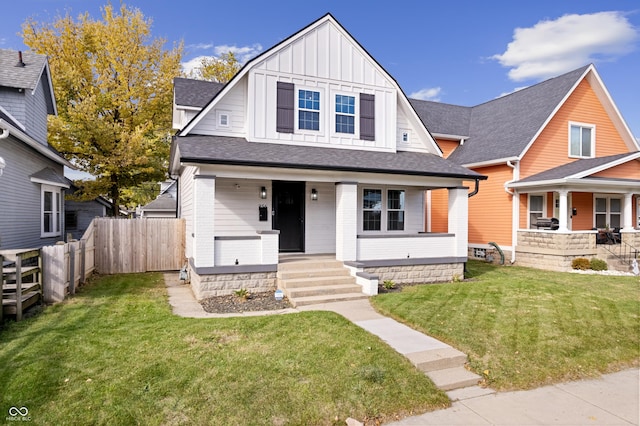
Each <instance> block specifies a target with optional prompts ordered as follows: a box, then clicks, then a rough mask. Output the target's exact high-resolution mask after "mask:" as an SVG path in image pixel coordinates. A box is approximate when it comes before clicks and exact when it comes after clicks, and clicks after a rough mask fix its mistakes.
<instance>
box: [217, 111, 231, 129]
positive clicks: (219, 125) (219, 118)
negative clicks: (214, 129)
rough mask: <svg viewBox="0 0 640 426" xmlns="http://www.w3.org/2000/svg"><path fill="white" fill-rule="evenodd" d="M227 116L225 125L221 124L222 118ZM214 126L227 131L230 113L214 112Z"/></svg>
mask: <svg viewBox="0 0 640 426" xmlns="http://www.w3.org/2000/svg"><path fill="white" fill-rule="evenodd" d="M223 116H227V124H223V123H222V117H223ZM216 125H217V126H218V127H219V128H222V129H228V128H229V127H231V112H229V111H222V110H220V111H216Z"/></svg>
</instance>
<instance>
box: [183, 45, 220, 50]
mask: <svg viewBox="0 0 640 426" xmlns="http://www.w3.org/2000/svg"><path fill="white" fill-rule="evenodd" d="M213 46H214V44H213V43H196V44H190V45H188V46H187V47H186V49H187V50H208V49H211V48H212V47H213Z"/></svg>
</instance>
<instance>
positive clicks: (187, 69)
mask: <svg viewBox="0 0 640 426" xmlns="http://www.w3.org/2000/svg"><path fill="white" fill-rule="evenodd" d="M189 47H190V48H191V49H198V50H203V49H204V50H207V49H213V55H199V56H196V57H195V58H191V59H189V60H188V61H185V62H182V63H181V64H180V65H182V71H183V72H184V73H185V74H186V75H189V74H190V73H191V71H193V70H194V69H195V68H197V67H199V66H200V64H201V63H202V60H203V59H204V58H210V59H213V58H219V57H220V55H222V54H223V53H227V52H233V54H234V55H236V59H237V60H238V62H240V65H244V64H245V63H247V62H248V61H249V60H250V59H253V58H254V57H255V56H257V55H258V54H259V53H261V52H262V45H261V44H254V45H252V46H240V47H238V46H235V45H233V46H229V45H220V46H216V45H214V44H207V43H198V44H191V45H189Z"/></svg>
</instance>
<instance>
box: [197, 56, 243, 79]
mask: <svg viewBox="0 0 640 426" xmlns="http://www.w3.org/2000/svg"><path fill="white" fill-rule="evenodd" d="M239 70H240V63H239V62H238V59H236V55H235V54H234V53H233V52H231V51H229V52H227V53H223V54H222V55H220V57H218V58H214V57H208V56H206V57H203V58H202V59H201V60H200V66H199V67H196V68H195V69H194V70H193V71H191V75H190V77H192V78H195V79H198V80H207V81H215V82H218V83H226V82H227V81H229V80H231V79H232V78H233V76H234V75H236V74H237V73H238V71H239Z"/></svg>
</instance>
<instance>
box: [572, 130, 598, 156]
mask: <svg viewBox="0 0 640 426" xmlns="http://www.w3.org/2000/svg"><path fill="white" fill-rule="evenodd" d="M595 134H596V128H595V126H593V125H588V124H578V123H570V124H569V157H578V158H593V156H594V154H595Z"/></svg>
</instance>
